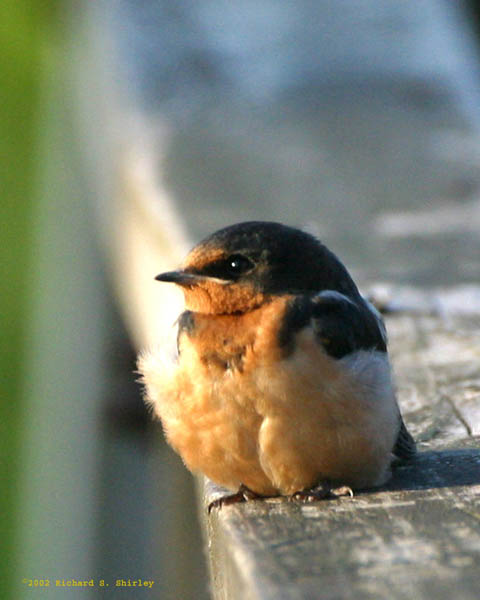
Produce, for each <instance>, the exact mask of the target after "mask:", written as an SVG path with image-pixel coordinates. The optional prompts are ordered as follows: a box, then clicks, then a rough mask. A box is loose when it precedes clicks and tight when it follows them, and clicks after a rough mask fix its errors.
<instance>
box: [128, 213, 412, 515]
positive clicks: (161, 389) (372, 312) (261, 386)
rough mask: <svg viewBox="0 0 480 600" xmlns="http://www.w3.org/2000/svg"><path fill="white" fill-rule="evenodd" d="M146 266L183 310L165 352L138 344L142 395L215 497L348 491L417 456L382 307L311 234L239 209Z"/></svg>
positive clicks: (304, 497)
mask: <svg viewBox="0 0 480 600" xmlns="http://www.w3.org/2000/svg"><path fill="white" fill-rule="evenodd" d="M155 279H156V280H158V281H160V282H168V283H173V284H175V285H176V286H179V287H180V288H181V289H182V291H183V293H184V298H185V310H184V311H183V312H182V313H181V315H180V317H179V318H178V334H177V354H176V356H175V357H173V358H167V359H166V358H165V353H163V354H162V353H161V351H158V350H150V351H147V352H143V353H142V354H141V355H140V357H139V362H138V368H139V372H140V374H141V376H142V381H143V383H144V387H145V396H146V402H147V404H148V405H149V406H150V407H151V408H152V410H153V412H154V414H155V416H156V417H158V418H159V419H160V420H161V422H162V425H163V429H164V432H165V436H166V439H167V441H168V442H169V444H170V445H171V446H172V447H173V448H174V450H176V451H177V452H178V453H179V454H180V456H181V458H182V459H183V462H184V464H185V465H186V467H187V468H188V469H189V470H190V471H192V472H194V473H198V472H199V473H203V474H204V475H206V476H207V477H208V478H209V479H211V480H212V481H213V482H215V483H217V484H218V485H220V486H222V487H224V488H227V490H229V491H230V492H231V493H230V495H226V496H224V497H223V498H221V499H220V501H215V502H214V503H212V505H215V506H221V505H223V504H228V503H229V501H232V502H236V501H245V500H250V499H255V498H268V497H276V496H285V497H287V498H288V499H290V500H297V501H304V502H312V501H315V500H320V499H323V498H326V497H332V495H333V496H339V495H346V494H349V495H352V494H353V490H357V489H364V488H374V487H378V486H381V485H383V484H384V483H385V482H387V481H388V479H389V478H390V477H391V465H392V462H394V461H395V460H409V459H411V458H413V457H414V455H415V452H416V447H415V442H414V440H413V438H412V436H411V435H410V433H409V432H408V430H407V428H406V426H405V423H404V421H403V418H402V415H401V413H400V410H399V406H398V403H397V399H396V392H395V386H394V382H393V377H392V371H391V366H390V362H389V357H388V351H387V336H386V330H385V325H384V322H383V319H382V317H381V315H380V313H379V312H378V311H377V310H376V309H375V308H374V307H373V305H372V304H370V302H369V301H368V300H366V299H365V298H364V297H363V296H362V295H361V294H360V292H359V290H358V288H357V286H356V284H355V283H354V281H353V279H352V277H351V275H350V274H349V272H348V271H347V269H346V267H345V266H344V265H343V263H342V262H341V261H340V259H339V258H337V256H336V255H335V254H334V253H333V252H331V251H330V250H329V249H328V248H327V247H326V246H325V245H324V244H323V243H322V242H321V241H320V240H318V239H317V238H316V237H315V236H313V235H311V234H309V233H307V232H305V231H302V230H300V229H297V228H295V227H291V226H288V225H284V224H281V223H276V222H270V221H249V222H243V223H237V224H234V225H231V226H229V227H225V228H223V229H220V230H219V231H216V232H215V233H213V234H211V235H209V236H208V237H206V238H205V239H204V240H203V241H201V242H200V243H198V244H197V245H196V246H194V248H193V249H192V250H191V251H190V252H189V253H188V255H187V257H186V258H185V260H184V262H183V264H182V265H181V267H180V268H179V269H177V270H173V271H168V272H165V273H161V274H160V275H157V276H156V278H155ZM211 508H212V506H210V507H209V509H211Z"/></svg>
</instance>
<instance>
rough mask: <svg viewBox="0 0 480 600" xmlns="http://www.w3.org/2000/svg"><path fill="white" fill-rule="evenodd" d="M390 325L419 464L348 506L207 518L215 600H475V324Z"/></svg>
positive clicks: (247, 508)
mask: <svg viewBox="0 0 480 600" xmlns="http://www.w3.org/2000/svg"><path fill="white" fill-rule="evenodd" d="M387 326H388V330H389V335H390V346H391V355H392V360H393V362H394V365H395V372H396V377H397V384H398V390H399V397H400V402H401V405H402V409H403V412H404V414H405V416H406V421H407V423H408V425H409V427H410V429H411V431H412V432H413V433H414V435H415V437H416V439H417V440H418V441H419V450H420V454H419V456H418V458H417V459H416V460H415V461H413V462H412V463H410V464H405V465H401V466H398V467H397V468H396V469H395V470H394V476H393V478H392V480H391V481H390V482H389V484H388V485H387V486H385V487H383V488H382V489H380V490H375V491H365V492H359V493H357V494H356V495H355V497H354V498H353V499H350V498H341V499H336V500H329V501H323V502H318V503H315V504H310V505H300V504H297V503H291V502H287V501H285V500H282V499H274V500H268V501H255V502H249V503H247V504H237V505H233V506H227V507H222V508H221V509H214V510H213V511H212V512H211V515H210V517H207V515H206V510H204V511H203V513H204V521H205V527H206V534H207V536H208V545H209V555H210V566H211V573H212V589H213V592H214V596H215V597H216V598H219V599H220V598H221V599H226V598H229V599H236V598H238V599H240V598H242V599H243V598H249V599H260V598H261V599H262V600H263V599H265V600H266V599H273V598H275V599H281V598H294V599H297V598H298V599H312V600H313V599H330V598H331V599H338V598H355V599H359V598H360V599H361V598H393V599H397V598H398V599H403V598H405V599H407V598H408V599H412V598H432V597H433V598H436V599H437V600H440V599H443V598H445V600H446V599H449V600H450V599H451V598H456V599H472V600H473V599H478V598H479V597H480V360H479V359H480V343H479V342H480V316H475V315H470V316H469V317H466V316H451V315H450V316H440V315H434V314H431V315H426V314H416V315H415V314H394V315H392V316H390V317H389V318H388V320H387ZM220 493H222V492H221V490H219V488H216V487H215V486H213V485H212V484H211V483H210V482H207V484H206V487H205V494H204V505H203V508H204V509H205V507H206V506H207V505H208V503H209V502H211V500H212V499H214V498H216V497H218V494H220Z"/></svg>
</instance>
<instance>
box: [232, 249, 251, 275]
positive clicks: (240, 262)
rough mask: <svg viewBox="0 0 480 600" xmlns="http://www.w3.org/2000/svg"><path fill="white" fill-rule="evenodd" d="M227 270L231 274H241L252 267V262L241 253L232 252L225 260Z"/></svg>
mask: <svg viewBox="0 0 480 600" xmlns="http://www.w3.org/2000/svg"><path fill="white" fill-rule="evenodd" d="M226 264H227V268H228V271H229V272H230V273H231V274H232V275H241V274H242V273H246V272H247V271H249V270H250V269H251V268H252V267H253V263H252V261H251V260H249V259H248V258H247V257H246V256H243V254H232V256H229V257H228V258H227V260H226Z"/></svg>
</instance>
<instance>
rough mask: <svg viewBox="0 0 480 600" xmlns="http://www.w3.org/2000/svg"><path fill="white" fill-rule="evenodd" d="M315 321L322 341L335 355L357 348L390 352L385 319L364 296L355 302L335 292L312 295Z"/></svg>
mask: <svg viewBox="0 0 480 600" xmlns="http://www.w3.org/2000/svg"><path fill="white" fill-rule="evenodd" d="M311 303H312V307H311V311H312V313H311V314H312V323H313V328H314V331H315V334H316V336H317V339H318V341H319V342H320V343H321V344H322V346H323V347H324V349H325V351H326V352H327V353H328V354H329V355H330V356H332V357H333V358H337V359H338V358H342V357H343V356H346V355H347V354H351V353H352V352H355V351H357V350H378V351H380V352H386V351H387V346H386V336H385V328H384V325H383V321H382V319H381V317H380V315H379V314H378V313H376V311H375V312H374V311H372V310H371V309H370V307H369V305H368V304H367V303H366V302H364V301H363V299H362V298H360V297H359V298H358V300H356V301H353V300H351V299H350V298H347V297H346V296H344V295H343V294H340V293H339V292H334V291H325V292H321V293H319V294H317V295H315V296H313V297H312V298H311Z"/></svg>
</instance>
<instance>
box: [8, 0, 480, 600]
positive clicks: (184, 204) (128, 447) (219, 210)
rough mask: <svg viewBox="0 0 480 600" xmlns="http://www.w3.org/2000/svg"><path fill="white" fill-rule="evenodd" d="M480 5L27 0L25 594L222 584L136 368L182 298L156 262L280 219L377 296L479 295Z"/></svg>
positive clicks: (19, 60) (15, 28) (17, 250)
mask: <svg viewBox="0 0 480 600" xmlns="http://www.w3.org/2000/svg"><path fill="white" fill-rule="evenodd" d="M479 14H480V7H479V3H478V2H473V1H472V2H467V1H463V0H458V1H457V2H454V3H453V2H449V1H447V0H416V1H415V2H414V1H413V0H412V1H409V2H396V1H394V0H362V1H360V2H352V1H347V0H337V1H335V2H334V1H331V0H330V1H329V0H321V1H318V0H317V1H313V0H296V1H295V2H290V3H277V2H274V1H273V0H260V1H256V2H253V1H252V0H246V1H245V2H241V3H231V2H227V1H226V0H202V2H194V1H192V0H178V1H176V2H172V1H171V0H99V1H98V2H88V3H70V2H68V1H66V0H44V1H43V2H37V1H36V0H23V1H22V2H18V1H15V0H4V1H3V2H2V5H1V7H0V17H1V20H0V22H1V27H0V50H1V51H0V62H1V64H2V73H3V82H2V86H1V92H0V94H1V97H2V102H1V109H0V110H2V115H1V119H0V121H1V125H2V135H1V136H0V147H1V150H2V161H1V167H0V168H1V170H2V178H1V181H2V188H3V189H4V193H3V198H2V201H1V211H2V218H1V223H2V229H3V230H4V233H3V236H2V244H1V245H0V247H1V253H2V260H1V264H2V268H3V269H4V274H3V277H2V284H3V285H2V294H1V302H2V308H1V315H2V332H1V354H0V365H1V369H2V376H1V386H2V393H1V409H2V415H1V419H0V427H1V428H2V430H1V438H0V444H1V465H2V473H1V483H2V494H1V496H0V497H1V500H0V502H1V503H2V510H1V513H2V515H7V518H5V519H2V531H1V532H0V539H1V541H2V547H1V556H0V565H1V566H0V568H1V569H2V571H3V572H2V573H1V574H0V581H2V582H5V584H6V590H5V593H4V594H3V595H2V598H12V599H13V598H15V599H23V598H27V597H28V598H33V597H35V598H43V597H45V598H50V597H58V598H69V597H77V596H78V597H81V598H83V599H87V598H100V597H104V596H107V595H113V594H123V596H124V597H128V598H134V599H136V598H152V599H157V598H162V599H163V598H165V599H169V598H172V599H173V598H175V599H178V598H181V599H190V598H192V599H193V598H195V599H202V598H207V597H208V579H207V570H206V562H205V560H204V555H203V553H202V542H201V537H200V536H201V534H200V530H199V526H198V524H197V509H196V502H195V491H194V487H193V481H192V478H191V476H190V475H189V474H188V473H187V472H186V471H185V469H184V468H183V467H182V465H181V462H180V460H179V459H178V458H177V457H176V456H175V455H173V453H172V452H171V451H170V450H169V449H168V448H167V447H166V445H165V443H164V441H163V437H162V433H161V428H160V427H159V425H158V424H156V423H153V422H152V421H151V418H150V416H149V415H148V413H147V411H146V410H145V409H144V407H143V403H142V397H141V386H140V385H139V383H138V382H137V381H136V378H137V375H136V374H135V368H136V367H135V360H136V359H135V357H136V353H137V352H138V351H139V350H140V349H142V348H147V347H150V346H155V345H164V344H171V343H172V340H173V339H174V333H175V332H174V329H173V326H172V324H173V322H174V321H175V318H176V316H177V314H178V313H179V312H180V309H181V308H180V307H181V302H180V299H179V298H178V296H176V295H175V292H174V291H169V290H165V289H164V287H162V286H158V284H155V283H154V282H153V277H154V276H155V274H157V273H158V272H160V271H162V270H165V269H168V268H173V267H174V266H175V265H176V264H178V262H179V261H180V260H181V258H182V256H183V255H184V253H185V251H186V250H187V249H188V247H189V246H190V245H191V244H192V243H193V242H195V241H197V240H198V239H200V238H201V237H203V236H205V235H206V234H208V233H210V232H212V231H213V230H215V229H217V228H219V227H222V226H225V225H229V224H231V223H233V222H235V221H241V220H249V219H268V220H278V221H282V222H285V223H288V224H290V225H294V226H299V227H303V228H306V229H308V230H309V231H311V232H313V233H314V234H316V235H318V236H319V237H321V238H322V240H323V241H324V242H325V243H327V245H329V246H330V247H331V248H332V249H333V250H334V251H335V252H336V253H337V254H339V255H340V256H341V258H342V259H343V261H344V262H345V263H346V265H347V266H348V267H349V268H350V269H351V271H352V272H353V274H354V276H355V277H356V279H357V280H358V282H359V283H360V285H361V287H362V288H363V289H369V287H370V286H372V285H373V284H378V283H383V284H386V285H402V286H416V287H417V288H421V289H428V290H430V289H436V290H438V289H449V288H453V287H455V288H458V289H461V290H464V291H465V296H464V297H465V302H466V303H468V298H469V297H471V296H469V295H468V294H467V291H468V292H469V293H470V294H471V292H472V290H473V291H474V292H475V293H478V287H477V286H478V283H479V275H480V236H479V233H478V232H479V227H480V187H479V185H480V169H479V164H480V136H479V125H480V110H479V109H480V77H479V42H478V32H479V26H478V23H479ZM165 287H167V286H165ZM160 288H161V289H160ZM72 579H73V580H77V581H78V580H92V579H93V580H94V582H95V583H96V585H97V587H95V588H85V589H72V588H68V587H56V586H55V582H56V580H60V581H61V580H65V581H68V580H72ZM102 579H103V580H104V581H105V582H106V583H109V584H110V585H109V587H108V588H107V587H105V588H102V589H100V588H99V587H98V586H99V582H100V580H102ZM117 579H123V580H126V581H127V580H129V579H130V580H132V581H138V580H140V579H141V580H147V581H152V580H153V581H154V582H155V583H154V585H153V587H152V588H151V589H146V588H145V589H133V588H131V587H130V588H124V589H119V588H116V587H115V582H116V580H117ZM30 580H31V581H32V582H33V581H34V580H38V581H40V580H49V581H50V587H49V588H48V589H47V588H40V587H34V588H32V587H29V582H30ZM32 585H34V584H32Z"/></svg>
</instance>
